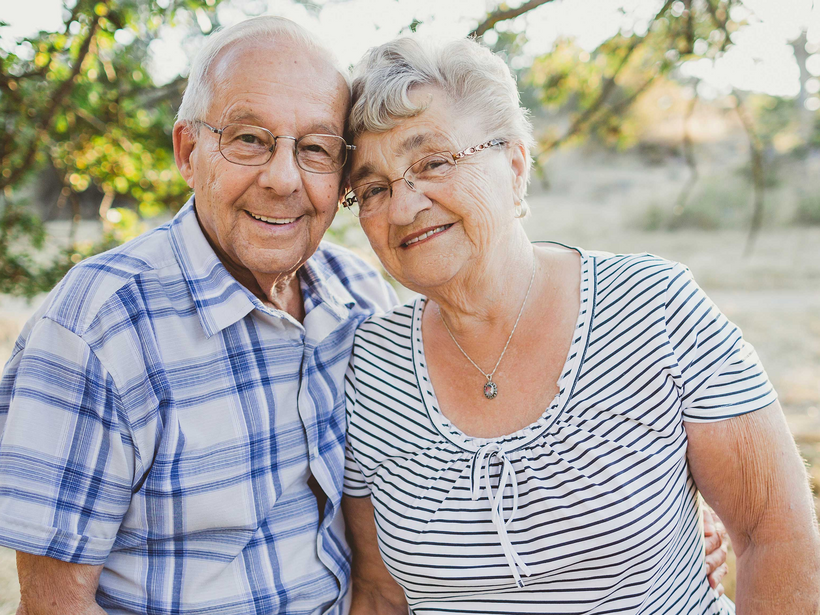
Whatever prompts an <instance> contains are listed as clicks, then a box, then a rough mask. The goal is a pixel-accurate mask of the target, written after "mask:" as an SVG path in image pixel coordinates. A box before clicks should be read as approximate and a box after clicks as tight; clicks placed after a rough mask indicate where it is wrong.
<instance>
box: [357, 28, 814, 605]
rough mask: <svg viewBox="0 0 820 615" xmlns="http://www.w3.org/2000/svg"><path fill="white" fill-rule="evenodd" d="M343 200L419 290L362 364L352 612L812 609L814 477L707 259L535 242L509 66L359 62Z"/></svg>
mask: <svg viewBox="0 0 820 615" xmlns="http://www.w3.org/2000/svg"><path fill="white" fill-rule="evenodd" d="M351 128H352V131H353V134H354V136H355V144H356V152H355V156H354V159H353V162H352V168H351V186H352V190H351V191H350V193H349V194H348V195H347V196H346V205H347V206H348V207H350V208H351V209H353V210H354V211H355V212H356V214H357V215H358V216H359V218H360V220H361V224H362V228H363V229H364V231H365V233H366V234H367V237H368V239H369V240H370V243H371V245H372V246H373V249H374V250H375V252H376V254H377V255H378V257H379V259H380V260H381V262H382V263H383V265H384V267H385V268H386V269H387V271H388V272H389V273H390V274H391V275H392V276H394V277H395V278H396V279H397V280H398V281H399V282H401V283H402V284H404V285H405V286H407V287H408V288H410V289H412V290H414V291H417V292H419V293H421V296H419V297H418V298H416V299H415V300H413V301H411V302H410V303H409V304H407V305H404V306H402V307H399V308H396V309H394V310H393V311H392V312H390V313H388V314H387V315H384V316H379V317H374V318H371V319H370V320H369V321H367V322H366V323H365V324H364V325H363V326H362V327H361V328H360V329H359V331H358V334H357V341H356V344H355V350H354V355H353V357H352V359H351V365H350V370H349V373H348V382H347V385H348V391H347V397H348V416H349V435H348V439H349V459H348V464H347V469H346V472H347V474H346V480H345V491H346V498H345V504H344V505H345V514H346V519H347V522H348V526H349V531H350V540H351V544H352V547H353V552H354V594H353V607H352V608H353V610H352V613H354V614H361V613H377V614H379V615H384V614H386V613H406V612H407V607H408V604H409V606H410V608H411V610H412V612H413V613H416V614H419V615H420V614H428V613H430V614H432V613H482V614H487V613H563V614H565V613H613V612H618V613H663V614H670V613H681V614H684V613H685V614H690V613H699V614H700V613H730V612H732V611H733V606H732V604H731V602H729V601H728V600H725V599H723V598H719V597H718V595H717V593H716V592H715V591H714V590H713V589H711V588H710V586H709V583H708V581H707V574H706V570H705V566H704V561H703V538H702V533H701V531H700V529H699V499H698V493H699V492H700V493H701V494H703V496H704V498H705V499H706V500H707V501H708V502H709V503H710V504H712V505H713V506H714V508H715V510H716V511H717V512H718V514H719V515H720V516H721V517H722V518H723V520H724V521H725V523H726V526H727V528H728V531H729V534H730V536H731V537H732V539H733V543H734V547H735V551H736V553H737V556H738V560H737V561H738V585H737V601H738V604H739V606H740V612H743V613H790V614H797V613H807V614H808V613H814V612H815V610H816V609H817V606H818V587H819V586H820V576H818V568H820V556H818V534H817V530H816V526H815V521H814V519H813V513H812V503H811V497H810V494H809V491H808V489H807V483H806V475H805V470H804V468H803V465H802V463H801V461H800V458H799V456H798V455H797V453H796V450H795V446H794V443H793V441H792V439H791V436H790V435H789V432H788V430H787V428H786V425H785V422H784V419H783V415H782V412H781V410H780V407H779V405H778V402H777V401H776V395H775V392H774V390H773V389H772V386H771V385H770V383H769V381H768V379H767V377H766V374H765V372H764V370H763V368H762V367H761V365H760V362H759V360H758V358H757V355H756V354H755V352H754V350H753V348H752V347H751V346H750V345H749V344H748V343H746V342H744V341H743V339H742V337H741V334H740V331H739V330H738V328H737V327H735V326H734V325H732V324H731V323H730V322H729V321H728V320H727V319H726V318H725V317H724V316H723V315H722V314H721V313H720V312H719V311H718V309H717V308H716V307H715V306H714V304H713V303H711V302H710V301H709V299H708V298H707V297H706V295H705V294H704V293H703V291H702V290H701V289H700V288H699V287H698V286H697V285H696V284H695V282H694V281H693V279H692V276H691V275H690V273H689V271H688V270H687V269H686V268H685V267H683V266H681V265H679V264H677V263H673V262H669V261H666V260H663V259H661V258H658V257H655V256H651V255H648V254H639V255H613V254H605V253H600V252H590V251H586V250H582V249H576V248H568V247H565V246H562V245H559V244H554V243H538V244H535V245H533V244H531V243H530V241H529V240H528V238H527V236H526V234H525V232H524V230H523V228H522V226H521V224H520V222H519V218H521V216H522V215H523V214H524V213H525V212H526V205H525V203H524V194H525V190H526V188H527V179H528V171H529V168H530V158H529V153H528V148H529V146H530V143H531V141H532V138H531V132H530V126H529V124H528V121H527V119H526V115H525V112H524V111H523V110H522V109H521V108H520V107H519V104H518V96H517V91H516V87H515V84H514V81H513V79H512V77H511V75H510V73H509V71H508V69H507V68H506V66H505V65H504V63H503V62H502V61H501V60H500V59H498V58H496V57H494V56H493V55H492V54H491V53H490V52H489V51H487V50H485V49H483V48H482V47H480V46H479V45H478V44H476V43H474V42H471V41H465V40H463V41H458V42H455V43H451V44H448V45H445V46H441V47H433V46H423V45H421V44H419V43H418V42H417V41H415V40H413V39H400V40H396V41H394V42H392V43H388V44H386V45H383V46H381V47H379V48H376V49H374V50H371V51H370V52H369V53H368V55H367V56H366V57H365V59H364V60H363V61H362V63H361V64H360V66H359V67H358V69H357V76H356V78H355V82H354V106H353V110H352V120H351Z"/></svg>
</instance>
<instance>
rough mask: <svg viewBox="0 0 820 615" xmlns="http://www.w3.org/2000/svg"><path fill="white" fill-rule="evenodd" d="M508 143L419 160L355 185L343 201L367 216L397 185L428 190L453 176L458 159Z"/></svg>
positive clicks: (494, 141)
mask: <svg viewBox="0 0 820 615" xmlns="http://www.w3.org/2000/svg"><path fill="white" fill-rule="evenodd" d="M505 145H507V141H506V140H504V139H492V140H490V141H487V142H485V143H482V144H480V145H475V146H473V147H468V148H467V149H464V150H461V151H460V152H457V153H455V154H451V153H450V152H438V153H436V154H430V155H429V156H425V157H424V158H422V159H421V160H417V161H416V162H414V163H413V164H411V165H410V166H409V167H407V170H406V171H405V172H404V173H403V174H402V176H401V177H398V178H396V179H393V180H389V181H388V180H383V181H375V182H367V183H365V184H359V185H358V186H354V187H353V188H352V189H351V190H350V191H349V192H348V193H347V194H345V197H344V200H343V201H342V204H343V205H344V206H345V207H346V208H348V209H349V210H350V211H352V212H353V214H354V215H355V216H356V217H358V218H367V217H369V216H372V215H374V214H376V213H378V212H380V211H381V210H382V209H383V208H384V207H386V205H387V203H388V202H389V201H390V197H391V196H393V184H395V183H396V182H397V181H401V180H404V183H405V184H406V185H407V187H408V188H409V189H410V190H412V191H413V192H424V190H425V189H426V188H429V187H430V186H431V185H434V184H440V183H442V182H445V181H447V180H448V179H450V177H452V176H453V175H454V174H455V172H456V171H457V169H458V161H459V160H462V159H463V158H465V157H467V156H471V155H473V154H477V153H478V152H480V151H483V150H485V149H488V148H491V147H499V146H505Z"/></svg>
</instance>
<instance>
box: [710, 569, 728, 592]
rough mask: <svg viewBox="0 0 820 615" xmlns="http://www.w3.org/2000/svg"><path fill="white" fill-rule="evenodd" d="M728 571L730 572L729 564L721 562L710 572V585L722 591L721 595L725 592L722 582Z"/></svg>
mask: <svg viewBox="0 0 820 615" xmlns="http://www.w3.org/2000/svg"><path fill="white" fill-rule="evenodd" d="M727 572H729V565H728V564H721V565H720V566H718V567H717V568H715V570H714V572H712V573H710V574H709V587H711V588H712V589H714V590H717V591H718V592H720V594H719V595H721V594H723V585H721V583H720V582H721V581H722V580H723V577H725V576H726V573H727Z"/></svg>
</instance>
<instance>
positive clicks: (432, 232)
mask: <svg viewBox="0 0 820 615" xmlns="http://www.w3.org/2000/svg"><path fill="white" fill-rule="evenodd" d="M449 226H450V225H449V224H445V225H444V226H439V227H437V228H434V229H433V230H432V231H427V232H426V233H424V234H423V235H419V236H418V237H414V238H413V239H411V240H410V241H408V242H406V243H405V244H404V245H406V246H411V245H413V244H414V243H418V242H419V241H421V240H422V239H427V238H428V237H432V236H433V235H435V234H436V233H440V232H441V231H444V230H447V228H449Z"/></svg>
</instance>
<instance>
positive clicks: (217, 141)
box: [0, 17, 394, 615]
mask: <svg viewBox="0 0 820 615" xmlns="http://www.w3.org/2000/svg"><path fill="white" fill-rule="evenodd" d="M348 106H349V86H348V82H347V80H346V76H345V75H344V73H342V72H341V71H340V70H339V69H338V68H337V67H336V66H335V64H334V61H333V59H332V57H331V56H330V54H329V53H328V52H327V51H326V50H324V49H323V48H322V47H321V46H320V45H319V44H318V43H317V42H315V41H314V40H313V39H312V38H311V37H310V36H309V35H308V34H307V33H306V32H305V31H303V30H302V29H301V28H299V27H297V26H296V25H294V24H292V23H291V22H288V21H286V20H281V19H276V18H272V17H267V18H258V19H255V20H250V21H247V22H244V23H242V24H240V25H238V26H236V27H234V28H231V29H228V30H225V31H222V32H220V33H218V34H217V35H215V36H212V37H210V38H209V39H208V41H207V43H206V47H205V48H204V49H203V50H202V51H201V53H200V54H199V57H198V59H197V61H196V62H195V64H194V66H193V68H192V72H191V76H190V81H189V86H188V89H187V91H186V93H185V97H184V101H183V104H182V106H181V108H180V112H179V121H178V123H177V124H176V126H175V127H174V149H175V153H176V159H177V163H178V166H179V169H180V171H181V172H182V175H183V176H184V177H185V179H186V180H187V182H188V184H189V185H190V186H191V188H192V189H193V190H194V193H195V197H194V198H192V199H191V201H190V202H189V203H188V204H187V205H186V206H185V207H184V208H183V209H182V210H181V211H180V212H179V214H178V215H177V216H176V217H175V218H174V220H173V221H172V222H170V223H169V224H167V225H165V226H163V227H161V228H158V229H156V230H154V231H152V232H150V233H148V234H146V235H144V236H142V237H140V238H139V239H137V240H136V241H133V242H131V243H129V244H126V245H124V246H122V247H120V248H118V249H116V250H114V251H111V252H108V253H105V254H102V255H99V256H97V257H95V258H92V259H88V260H87V261H85V262H83V263H81V264H80V265H78V266H77V267H75V268H74V269H73V270H72V271H71V272H70V273H69V274H68V275H67V276H66V278H65V279H64V280H63V281H62V282H61V283H60V285H59V286H58V287H57V288H56V289H55V290H54V291H53V292H52V293H51V295H50V296H49V297H48V299H47V300H46V302H45V304H44V305H43V307H42V308H41V309H40V310H39V312H38V313H37V314H36V315H35V317H34V318H33V319H32V320H31V321H30V322H29V323H28V324H27V325H26V327H25V329H24V331H23V333H22V335H21V336H20V338H19V340H18V342H17V345H16V347H15V349H14V353H13V355H12V358H11V360H10V362H9V363H8V365H7V367H6V370H5V373H4V375H3V379H2V382H1V383H0V428H2V429H3V437H2V446H0V544H3V545H6V546H8V547H11V548H12V549H16V550H17V551H18V569H19V575H20V580H21V590H22V592H21V593H22V603H21V606H20V611H19V612H20V613H31V614H39V613H63V614H68V613H70V614H71V615H79V614H86V613H103V612H107V613H152V614H153V613H203V614H204V613H208V614H229V613H230V614H243V615H244V614H248V613H305V614H308V613H334V614H335V613H342V612H345V611H346V608H347V605H346V604H345V597H346V593H347V592H346V589H347V586H348V582H349V551H348V548H347V544H346V542H345V538H344V527H343V522H342V517H341V514H340V512H339V503H340V498H341V485H342V471H343V464H344V450H343V449H344V399H343V379H344V373H345V369H346V366H347V362H348V357H349V354H350V349H351V344H352V341H353V333H354V331H355V329H356V327H357V325H358V324H359V323H360V322H362V321H363V320H364V319H365V318H367V317H368V316H369V315H370V314H372V313H374V312H375V311H377V310H382V309H385V308H388V307H390V306H391V305H392V304H393V303H394V295H393V292H392V290H391V289H390V288H389V286H388V285H387V284H386V283H385V282H384V281H383V280H382V278H381V277H380V275H379V274H378V273H377V272H375V271H374V270H373V269H371V268H369V267H368V266H366V265H365V264H364V263H363V262H362V261H361V260H359V259H358V258H356V257H355V256H353V255H352V254H351V253H350V252H347V251H345V250H342V249H340V248H338V247H335V246H332V245H327V244H322V245H320V243H319V242H320V240H321V239H322V236H323V234H324V233H325V231H326V230H327V228H328V226H330V223H331V222H332V221H333V218H334V215H335V213H336V211H337V208H338V203H339V198H340V189H341V187H342V177H343V167H344V163H345V159H346V155H347V152H348V150H349V149H350V147H349V146H348V145H347V144H346V143H345V141H344V139H343V135H344V127H345V120H346V114H347V112H348ZM317 502H318V503H319V504H318V505H317Z"/></svg>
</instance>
